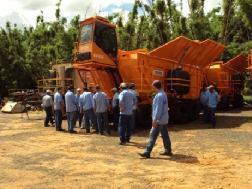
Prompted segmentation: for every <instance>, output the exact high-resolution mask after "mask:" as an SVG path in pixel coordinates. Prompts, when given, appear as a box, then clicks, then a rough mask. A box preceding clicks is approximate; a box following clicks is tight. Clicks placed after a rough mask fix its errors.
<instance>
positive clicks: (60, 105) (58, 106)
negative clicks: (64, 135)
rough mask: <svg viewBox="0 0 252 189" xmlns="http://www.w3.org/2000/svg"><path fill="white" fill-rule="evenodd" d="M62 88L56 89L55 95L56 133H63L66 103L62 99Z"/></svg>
mask: <svg viewBox="0 0 252 189" xmlns="http://www.w3.org/2000/svg"><path fill="white" fill-rule="evenodd" d="M61 93H62V87H58V88H56V93H55V94H54V111H55V127H56V131H63V129H62V127H61V125H62V112H63V109H64V101H63V98H62V95H61Z"/></svg>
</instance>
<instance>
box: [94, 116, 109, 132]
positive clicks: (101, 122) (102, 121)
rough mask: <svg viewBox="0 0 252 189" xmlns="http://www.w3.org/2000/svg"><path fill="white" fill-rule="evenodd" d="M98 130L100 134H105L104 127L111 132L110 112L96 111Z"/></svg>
mask: <svg viewBox="0 0 252 189" xmlns="http://www.w3.org/2000/svg"><path fill="white" fill-rule="evenodd" d="M96 118H97V124H98V130H99V133H100V134H103V132H104V129H106V130H107V133H108V134H110V128H109V125H108V112H103V113H96Z"/></svg>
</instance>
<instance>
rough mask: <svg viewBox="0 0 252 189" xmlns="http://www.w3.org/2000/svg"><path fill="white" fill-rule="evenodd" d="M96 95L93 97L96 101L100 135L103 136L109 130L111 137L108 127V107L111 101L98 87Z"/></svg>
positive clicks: (95, 108) (95, 107) (95, 109)
mask: <svg viewBox="0 0 252 189" xmlns="http://www.w3.org/2000/svg"><path fill="white" fill-rule="evenodd" d="M95 89H96V93H95V95H94V97H93V99H94V111H95V113H96V117H97V124H98V129H99V133H100V134H101V135H103V134H104V133H103V131H104V128H105V129H106V130H107V133H108V134H109V135H110V134H111V133H110V128H109V125H108V106H109V101H108V99H107V95H106V93H104V92H102V91H101V89H100V86H98V85H97V86H96V88H95Z"/></svg>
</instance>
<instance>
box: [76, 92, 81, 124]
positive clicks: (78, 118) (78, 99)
mask: <svg viewBox="0 0 252 189" xmlns="http://www.w3.org/2000/svg"><path fill="white" fill-rule="evenodd" d="M80 95H81V89H80V88H78V89H77V93H76V95H75V96H76V100H77V104H78V111H77V115H76V120H78V121H79V127H81V122H82V117H83V113H82V112H81V111H80V106H79V105H80Z"/></svg>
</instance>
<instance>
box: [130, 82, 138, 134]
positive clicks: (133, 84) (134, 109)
mask: <svg viewBox="0 0 252 189" xmlns="http://www.w3.org/2000/svg"><path fill="white" fill-rule="evenodd" d="M129 91H130V92H131V93H132V94H133V95H134V98H135V102H136V103H135V105H134V106H133V114H132V115H133V123H132V128H131V133H134V131H135V125H136V120H137V103H138V99H139V94H138V92H137V91H136V85H135V83H130V84H129Z"/></svg>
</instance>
